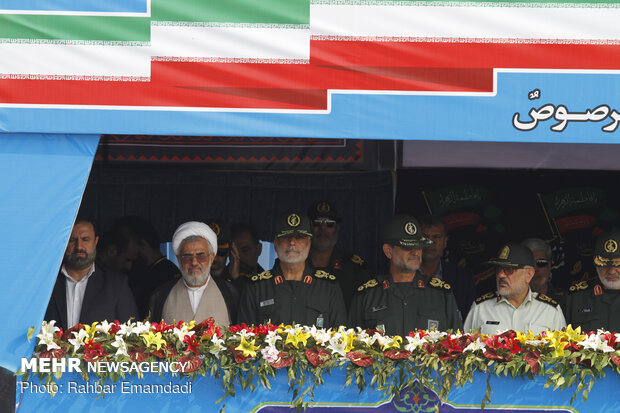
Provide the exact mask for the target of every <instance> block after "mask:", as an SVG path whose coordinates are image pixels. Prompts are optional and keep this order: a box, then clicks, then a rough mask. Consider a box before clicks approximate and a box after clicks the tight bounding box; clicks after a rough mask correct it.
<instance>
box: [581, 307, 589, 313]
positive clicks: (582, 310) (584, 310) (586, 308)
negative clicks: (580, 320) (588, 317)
mask: <svg viewBox="0 0 620 413" xmlns="http://www.w3.org/2000/svg"><path fill="white" fill-rule="evenodd" d="M577 312H578V313H591V312H592V309H591V308H590V307H583V308H580V309H579V310H577Z"/></svg>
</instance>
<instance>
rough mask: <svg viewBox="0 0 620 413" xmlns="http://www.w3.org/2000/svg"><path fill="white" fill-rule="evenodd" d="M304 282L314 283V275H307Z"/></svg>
mask: <svg viewBox="0 0 620 413" xmlns="http://www.w3.org/2000/svg"><path fill="white" fill-rule="evenodd" d="M304 284H312V276H311V275H306V276H305V277H304Z"/></svg>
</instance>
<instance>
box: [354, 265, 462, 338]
mask: <svg viewBox="0 0 620 413" xmlns="http://www.w3.org/2000/svg"><path fill="white" fill-rule="evenodd" d="M349 320H350V322H349V325H350V326H351V327H353V326H359V327H362V328H375V329H378V330H382V331H384V332H385V333H386V334H389V335H394V334H397V335H400V336H404V335H407V333H409V332H410V331H415V330H417V329H422V330H441V331H445V330H448V329H452V330H456V329H457V328H462V323H461V318H460V316H459V313H458V310H457V306H456V301H455V300H454V295H453V294H452V291H451V289H450V286H449V285H448V284H446V283H445V282H443V281H441V280H440V279H438V278H431V279H430V280H429V278H428V277H425V276H424V275H422V273H421V272H419V271H418V272H417V273H416V274H415V277H414V278H413V281H412V282H407V283H395V282H394V280H393V278H392V276H391V275H390V276H384V277H378V278H375V279H372V280H370V281H369V282H367V283H366V284H364V285H363V286H361V287H360V288H359V292H358V294H356V295H355V297H353V303H352V304H351V310H350V312H349Z"/></svg>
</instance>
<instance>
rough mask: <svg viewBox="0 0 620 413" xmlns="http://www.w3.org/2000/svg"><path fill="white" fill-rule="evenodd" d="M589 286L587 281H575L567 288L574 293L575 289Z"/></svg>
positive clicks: (584, 288)
mask: <svg viewBox="0 0 620 413" xmlns="http://www.w3.org/2000/svg"><path fill="white" fill-rule="evenodd" d="M588 287H589V285H588V282H587V281H575V282H574V283H573V285H571V286H570V287H569V289H568V291H570V292H571V293H575V292H577V291H582V290H587V289H588Z"/></svg>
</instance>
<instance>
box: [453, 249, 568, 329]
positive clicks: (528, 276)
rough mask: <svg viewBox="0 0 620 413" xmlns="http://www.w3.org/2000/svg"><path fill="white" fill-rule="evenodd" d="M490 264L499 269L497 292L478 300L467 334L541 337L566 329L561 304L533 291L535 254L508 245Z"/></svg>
mask: <svg viewBox="0 0 620 413" xmlns="http://www.w3.org/2000/svg"><path fill="white" fill-rule="evenodd" d="M487 264H489V265H492V266H494V267H495V276H496V280H497V281H496V285H497V292H495V293H493V292H492V293H487V294H485V295H483V296H482V297H478V298H477V299H476V300H475V301H474V304H473V305H472V307H471V310H470V311H469V314H468V316H467V319H466V320H465V326H464V330H465V331H466V332H469V331H473V330H477V329H480V332H481V333H483V334H496V333H497V332H502V331H505V330H516V331H527V330H531V331H532V332H533V333H534V334H540V333H541V332H542V331H545V330H561V329H562V328H564V327H565V326H566V322H565V321H564V315H563V314H562V309H561V308H560V306H559V304H558V303H557V302H556V301H555V300H553V299H552V298H550V297H548V296H546V295H544V294H540V293H536V292H533V291H532V290H531V289H530V281H531V280H532V278H533V277H534V273H535V270H534V254H532V251H530V249H529V248H527V247H525V246H523V245H519V244H516V243H508V244H506V245H504V246H503V247H502V248H501V249H500V251H499V254H498V256H497V258H491V259H490V260H489V261H488V262H487Z"/></svg>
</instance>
